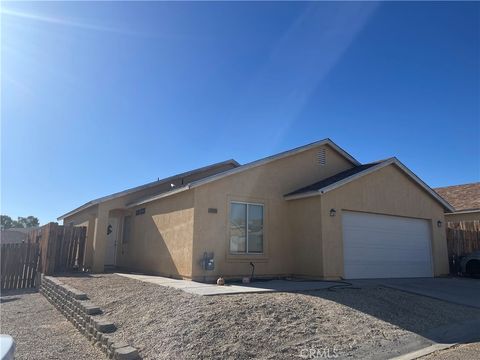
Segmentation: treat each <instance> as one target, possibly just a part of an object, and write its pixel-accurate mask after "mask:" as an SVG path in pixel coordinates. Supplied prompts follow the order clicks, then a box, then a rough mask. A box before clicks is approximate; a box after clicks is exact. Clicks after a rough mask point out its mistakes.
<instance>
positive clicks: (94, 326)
mask: <svg viewBox="0 0 480 360" xmlns="http://www.w3.org/2000/svg"><path fill="white" fill-rule="evenodd" d="M39 291H40V293H41V294H42V295H43V296H45V297H46V298H47V300H48V301H50V302H51V303H52V304H53V306H55V307H56V308H57V310H59V311H60V312H61V313H62V314H63V315H64V316H65V317H66V318H67V320H69V321H70V322H71V323H72V324H73V326H75V327H76V328H77V329H78V331H80V333H82V334H83V335H84V336H85V337H86V338H87V339H88V340H89V341H90V342H92V344H93V345H94V346H96V347H98V348H99V349H100V350H102V351H103V352H104V353H105V355H107V357H108V358H109V359H115V360H139V359H141V357H140V355H139V354H138V350H137V349H135V348H134V347H132V346H130V345H128V344H127V343H125V342H119V341H117V342H114V340H113V339H112V336H111V335H110V334H111V333H113V332H115V330H116V329H117V328H116V326H115V324H114V323H113V322H110V321H109V320H108V319H106V318H105V317H103V316H101V314H103V311H102V309H100V307H98V306H96V305H95V304H92V303H91V302H90V301H89V299H88V296H87V294H86V293H84V292H81V291H79V290H77V289H74V288H73V287H71V286H68V285H65V284H64V283H62V282H61V281H60V280H58V279H56V278H54V277H51V276H45V275H43V274H42V276H41V280H40V289H39Z"/></svg>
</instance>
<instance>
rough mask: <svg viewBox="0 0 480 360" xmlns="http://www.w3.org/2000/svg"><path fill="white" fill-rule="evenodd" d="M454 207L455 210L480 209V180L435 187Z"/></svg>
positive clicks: (471, 210)
mask: <svg viewBox="0 0 480 360" xmlns="http://www.w3.org/2000/svg"><path fill="white" fill-rule="evenodd" d="M435 191H436V192H437V193H438V194H440V195H441V196H442V197H444V198H445V199H446V200H447V201H448V202H449V203H450V204H452V205H453V207H454V208H455V212H474V211H480V182H476V183H471V184H463V185H453V186H445V187H440V188H436V189H435Z"/></svg>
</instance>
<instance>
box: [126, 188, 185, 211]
mask: <svg viewBox="0 0 480 360" xmlns="http://www.w3.org/2000/svg"><path fill="white" fill-rule="evenodd" d="M188 189H190V186H189V185H186V186H182V187H179V188H176V189H174V190H170V191H167V192H164V193H161V194H159V195H155V196H152V197H149V198H146V199H143V200H138V201H134V202H131V203H128V204H127V205H126V208H127V209H130V208H132V207H135V206H138V205H143V204H146V203H149V202H152V201H155V200H158V199H162V198H164V197H167V196H170V195H175V194H178V193H180V192H183V191H185V190H188Z"/></svg>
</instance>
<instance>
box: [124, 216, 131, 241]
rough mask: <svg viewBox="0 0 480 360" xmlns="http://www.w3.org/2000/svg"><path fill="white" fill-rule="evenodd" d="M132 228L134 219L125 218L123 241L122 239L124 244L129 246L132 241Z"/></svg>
mask: <svg viewBox="0 0 480 360" xmlns="http://www.w3.org/2000/svg"><path fill="white" fill-rule="evenodd" d="M131 228H132V217H131V216H125V217H124V218H123V239H122V243H123V244H127V243H128V241H129V240H130V231H131Z"/></svg>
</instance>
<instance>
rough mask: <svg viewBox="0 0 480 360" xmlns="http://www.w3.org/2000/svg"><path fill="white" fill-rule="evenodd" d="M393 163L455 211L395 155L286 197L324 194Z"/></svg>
mask: <svg viewBox="0 0 480 360" xmlns="http://www.w3.org/2000/svg"><path fill="white" fill-rule="evenodd" d="M391 164H395V165H396V166H398V167H399V168H400V169H401V170H403V171H404V172H405V173H406V174H408V175H409V176H410V177H411V178H412V179H413V180H414V181H415V182H416V183H417V184H419V185H420V186H421V187H422V188H424V189H425V190H426V191H427V192H428V193H429V194H430V195H431V196H432V197H434V198H435V199H436V200H437V201H438V202H440V203H441V204H442V205H443V207H444V208H445V210H447V211H448V212H454V211H455V210H454V208H453V206H452V205H450V204H449V203H448V202H447V201H446V200H445V199H444V198H442V197H441V196H440V195H438V194H437V193H436V192H435V191H434V190H433V189H432V188H431V187H429V186H428V185H427V184H426V183H425V182H424V181H423V180H421V179H420V178H419V177H418V176H417V175H415V173H413V172H412V171H411V170H410V169H408V168H407V167H406V166H405V165H403V164H402V163H401V162H400V160H398V159H397V158H395V157H393V158H390V159H387V160H385V161H383V162H381V163H379V164H378V165H375V166H372V167H371V168H368V169H366V170H364V171H361V172H359V173H357V174H354V175H352V176H349V177H347V178H345V179H342V180H340V181H337V182H336V183H333V184H331V185H328V186H325V187H323V188H321V189H318V190H315V191H309V192H306V193H304V194H293V195H288V196H285V197H284V199H285V200H295V199H302V198H306V197H311V196H318V195H322V194H324V193H327V192H329V191H331V190H334V189H337V188H339V187H341V186H343V185H345V184H347V183H349V182H351V181H354V180H356V179H358V178H361V177H363V176H365V175H368V174H370V173H372V172H374V171H377V170H379V169H381V168H383V167H385V166H388V165H391Z"/></svg>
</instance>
